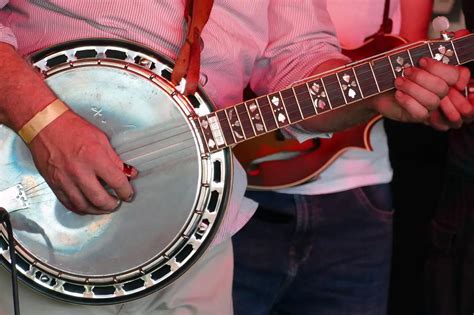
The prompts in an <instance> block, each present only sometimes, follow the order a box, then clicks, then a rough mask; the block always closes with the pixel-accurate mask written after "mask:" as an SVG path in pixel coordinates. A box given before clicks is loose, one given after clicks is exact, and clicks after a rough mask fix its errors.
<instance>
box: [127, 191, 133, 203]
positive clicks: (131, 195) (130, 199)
mask: <svg viewBox="0 0 474 315" xmlns="http://www.w3.org/2000/svg"><path fill="white" fill-rule="evenodd" d="M133 199H135V192H133V191H132V192H131V193H130V195H129V196H128V198H127V200H125V201H126V202H132V201H133Z"/></svg>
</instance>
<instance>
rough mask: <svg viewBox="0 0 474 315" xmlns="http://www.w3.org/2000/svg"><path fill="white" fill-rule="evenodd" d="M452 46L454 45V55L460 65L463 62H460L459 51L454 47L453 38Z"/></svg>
mask: <svg viewBox="0 0 474 315" xmlns="http://www.w3.org/2000/svg"><path fill="white" fill-rule="evenodd" d="M451 47H453V51H454V56H456V60H457V62H458V65H460V64H461V62H459V58H458V53H457V51H456V48H455V47H454V43H453V41H452V40H451Z"/></svg>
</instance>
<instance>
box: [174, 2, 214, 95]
mask: <svg viewBox="0 0 474 315" xmlns="http://www.w3.org/2000/svg"><path fill="white" fill-rule="evenodd" d="M213 2H214V0H186V7H185V9H184V17H185V19H186V22H187V26H188V29H187V33H186V40H185V42H184V44H183V46H182V47H181V50H180V52H179V54H178V58H177V59H176V64H175V67H174V70H173V74H172V76H171V81H172V82H173V84H175V85H177V84H179V83H180V82H181V79H183V78H186V87H185V90H184V94H185V95H189V94H193V93H194V92H196V90H197V87H198V83H199V68H200V59H201V32H202V30H203V28H204V25H206V23H207V21H208V19H209V15H210V14H211V9H212V5H213Z"/></svg>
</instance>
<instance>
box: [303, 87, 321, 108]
mask: <svg viewBox="0 0 474 315" xmlns="http://www.w3.org/2000/svg"><path fill="white" fill-rule="evenodd" d="M308 83H309V82H305V85H306V90H308V93H309V98H310V99H311V104H312V105H313V108H314V111H315V112H316V115H318V114H319V112H318V107H317V104H316V102H315V101H314V100H313V97H312V96H311V90H310V87H309V85H308Z"/></svg>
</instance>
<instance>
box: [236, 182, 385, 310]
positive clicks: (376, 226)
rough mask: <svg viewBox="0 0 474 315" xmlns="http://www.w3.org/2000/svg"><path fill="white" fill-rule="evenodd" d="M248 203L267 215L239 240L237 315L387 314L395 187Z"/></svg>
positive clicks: (275, 196)
mask: <svg viewBox="0 0 474 315" xmlns="http://www.w3.org/2000/svg"><path fill="white" fill-rule="evenodd" d="M247 196H248V197H249V198H252V199H254V200H256V201H258V202H259V208H258V210H257V212H256V214H255V215H254V217H253V218H252V219H251V221H250V222H249V223H248V224H247V225H246V226H245V227H244V228H243V229H242V230H241V231H239V232H238V233H237V234H236V235H235V236H234V237H233V244H234V259H235V264H234V268H235V269H234V285H233V299H234V312H235V314H236V315H241V314H242V315H251V314H296V315H304V314H322V315H345V314H350V315H356V314H357V315H359V314H364V315H369V314H370V315H375V314H376V315H382V314H386V312H387V310H386V308H387V297H388V285H389V273H390V259H391V252H392V217H393V210H392V209H393V208H392V200H391V194H390V188H389V185H388V184H383V185H374V186H367V187H361V188H356V189H352V190H349V191H344V192H339V193H333V194H325V195H315V196H308V195H289V194H280V193H275V192H248V193H247Z"/></svg>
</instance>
